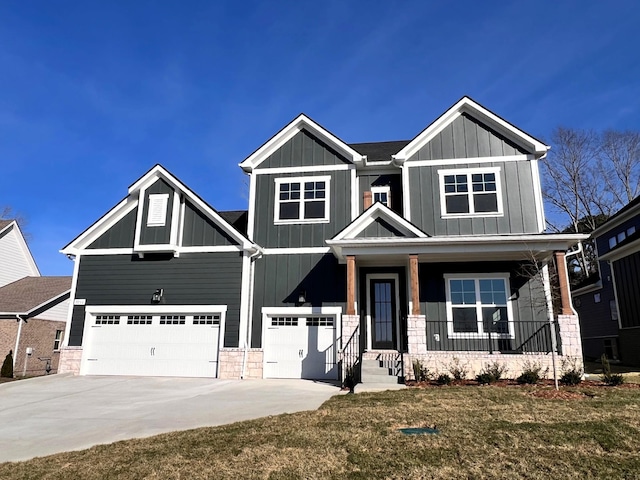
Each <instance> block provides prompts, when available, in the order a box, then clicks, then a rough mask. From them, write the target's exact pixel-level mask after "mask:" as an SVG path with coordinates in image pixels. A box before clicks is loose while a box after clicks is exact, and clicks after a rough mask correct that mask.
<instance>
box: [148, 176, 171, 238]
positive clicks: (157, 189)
mask: <svg viewBox="0 0 640 480" xmlns="http://www.w3.org/2000/svg"><path fill="white" fill-rule="evenodd" d="M161 193H166V194H168V195H169V201H168V202H167V219H166V222H165V224H164V226H159V227H148V226H147V216H148V215H149V195H152V194H161ZM173 193H174V190H173V188H172V187H171V186H170V185H169V184H168V183H167V182H165V181H164V180H162V179H161V178H159V179H158V180H156V182H155V183H154V184H153V185H151V186H150V187H149V188H147V189H146V190H145V192H144V206H143V210H142V225H140V245H168V244H169V243H170V242H171V221H172V215H173Z"/></svg>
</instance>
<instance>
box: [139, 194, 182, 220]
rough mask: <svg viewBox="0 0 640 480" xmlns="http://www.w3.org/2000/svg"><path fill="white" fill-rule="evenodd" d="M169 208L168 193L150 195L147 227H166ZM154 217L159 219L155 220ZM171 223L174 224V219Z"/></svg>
mask: <svg viewBox="0 0 640 480" xmlns="http://www.w3.org/2000/svg"><path fill="white" fill-rule="evenodd" d="M174 193H175V192H174ZM168 207H169V194H168V193H150V194H149V208H148V211H147V223H146V226H147V227H164V226H166V225H167V210H168ZM154 216H157V217H158V218H153V217H154ZM171 223H172V224H173V218H172V219H171Z"/></svg>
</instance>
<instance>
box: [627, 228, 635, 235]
mask: <svg viewBox="0 0 640 480" xmlns="http://www.w3.org/2000/svg"><path fill="white" fill-rule="evenodd" d="M634 233H636V227H635V226H631V227H629V228H627V237H630V236H631V235H633V234H634Z"/></svg>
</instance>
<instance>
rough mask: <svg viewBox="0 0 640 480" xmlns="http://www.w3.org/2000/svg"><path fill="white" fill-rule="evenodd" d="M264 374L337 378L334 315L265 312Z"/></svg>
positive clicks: (319, 378) (266, 375)
mask: <svg viewBox="0 0 640 480" xmlns="http://www.w3.org/2000/svg"><path fill="white" fill-rule="evenodd" d="M265 320H266V322H267V325H266V329H265V343H264V356H265V363H264V376H265V378H307V379H316V380H336V379H337V378H338V367H337V364H336V348H335V346H336V319H335V316H332V315H330V316H325V315H320V316H318V315H313V316H311V315H310V316H277V315H272V316H266V318H265Z"/></svg>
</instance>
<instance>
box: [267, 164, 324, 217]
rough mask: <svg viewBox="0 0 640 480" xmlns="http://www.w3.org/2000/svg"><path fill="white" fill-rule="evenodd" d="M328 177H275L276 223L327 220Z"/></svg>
mask: <svg viewBox="0 0 640 480" xmlns="http://www.w3.org/2000/svg"><path fill="white" fill-rule="evenodd" d="M329 180H330V177H328V176H325V177H301V178H276V179H275V182H276V201H275V212H274V220H275V222H276V223H280V224H282V223H323V222H328V221H329V205H328V204H329Z"/></svg>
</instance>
